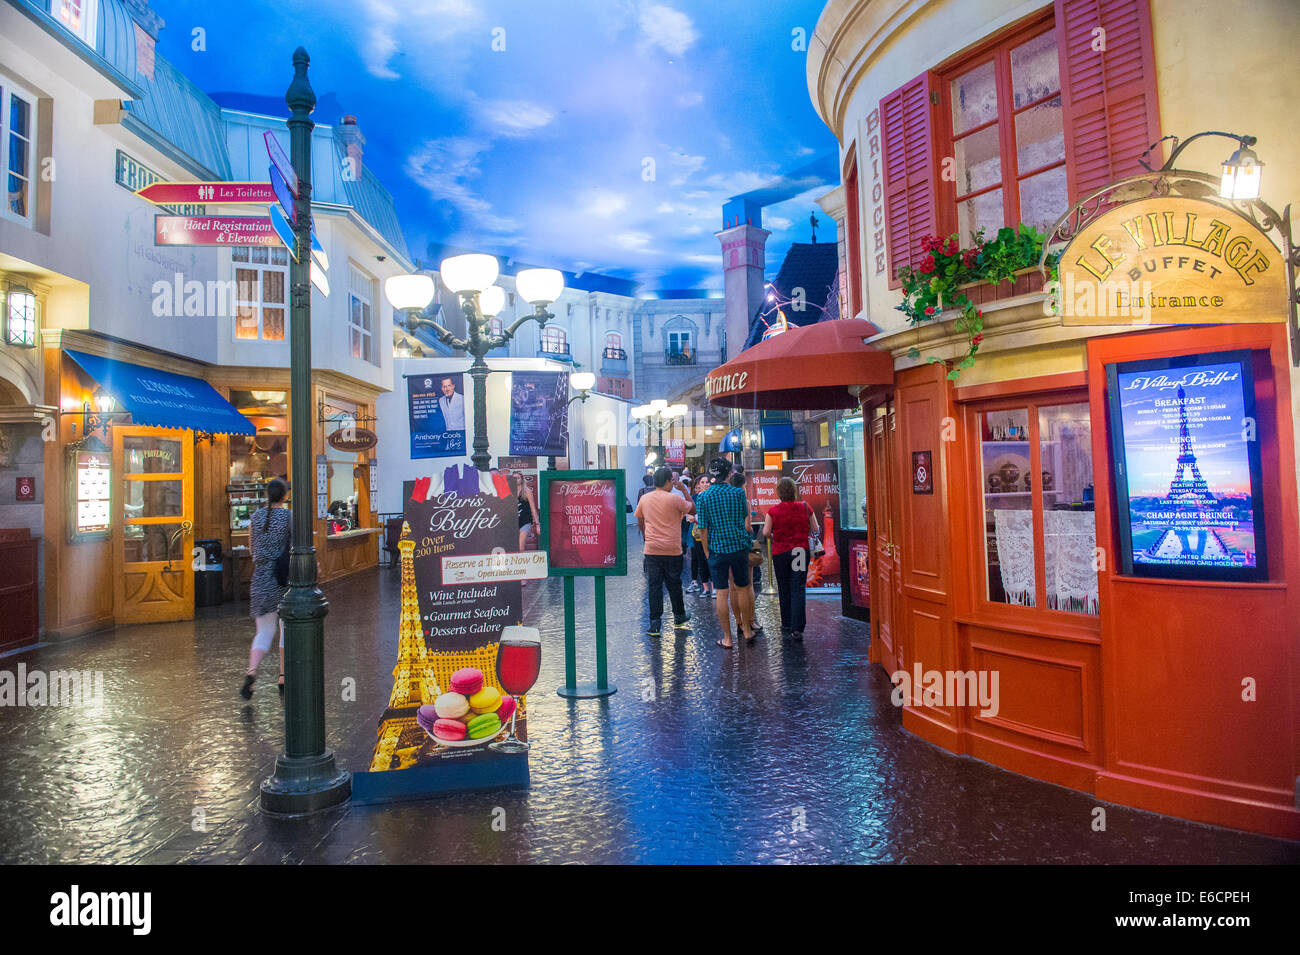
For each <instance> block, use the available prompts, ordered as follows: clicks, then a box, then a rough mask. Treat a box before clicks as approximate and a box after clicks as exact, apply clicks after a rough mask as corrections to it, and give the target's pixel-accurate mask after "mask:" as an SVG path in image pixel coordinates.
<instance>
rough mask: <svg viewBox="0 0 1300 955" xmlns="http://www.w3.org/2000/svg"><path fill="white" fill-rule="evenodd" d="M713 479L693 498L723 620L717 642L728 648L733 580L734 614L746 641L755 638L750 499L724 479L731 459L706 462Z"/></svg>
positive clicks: (719, 614) (750, 641)
mask: <svg viewBox="0 0 1300 955" xmlns="http://www.w3.org/2000/svg"><path fill="white" fill-rule="evenodd" d="M709 473H710V474H711V475H712V476H713V483H712V484H710V485H709V486H708V487H707V488H705V490H704V493H703V494H701V495H700V496H699V497H698V498H696V499H695V511H696V515H697V517H698V519H699V527H700V543H701V544H703V545H704V555H705V556H706V557H707V558H708V560H709V576H711V577H712V578H713V589H714V592H715V594H716V596H715V598H714V599H715V601H716V602H715V604H714V606H715V608H716V610H717V612H718V622H719V623H721V624H722V634H723V636H722V639H721V640H719V641H717V643H718V646H720V647H723V648H724V649H727V650H730V649H731V647H732V643H731V612H730V604H729V597H730V595H729V594H728V593H727V588H728V586H729V585H730V583H731V582H733V581H734V584H735V590H736V616H737V618H738V622H739V624H740V626H741V628H742V629H743V630H744V636H745V642H746V643H752V642H753V640H754V592H753V591H752V590H750V588H749V549H750V545H751V543H752V538H751V537H750V536H749V500H748V498H746V497H745V491H744V489H743V488H739V487H733V486H732V485H730V484H728V483H727V475H728V474H730V473H731V462H730V461H728V460H727V459H726V458H714V459H713V463H712V464H711V465H709Z"/></svg>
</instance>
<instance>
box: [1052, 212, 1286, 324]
mask: <svg viewBox="0 0 1300 955" xmlns="http://www.w3.org/2000/svg"><path fill="white" fill-rule="evenodd" d="M1285 265H1286V263H1285V262H1284V261H1283V257H1282V255H1281V253H1279V252H1278V251H1277V249H1276V247H1274V245H1273V243H1272V242H1271V241H1270V240H1269V238H1268V237H1267V236H1266V235H1265V234H1264V233H1263V232H1261V231H1260V230H1259V229H1258V228H1257V227H1256V226H1255V225H1254V224H1253V223H1251V222H1250V221H1249V220H1248V219H1246V218H1245V217H1244V216H1242V215H1239V214H1238V213H1236V212H1234V211H1233V210H1231V209H1229V208H1227V207H1226V206H1221V205H1218V204H1217V203H1213V202H1206V201H1204V200H1201V199H1188V198H1184V197H1160V198H1154V199H1142V200H1139V201H1137V202H1130V203H1126V204H1124V205H1121V206H1117V207H1116V208H1114V209H1111V210H1109V211H1107V212H1105V213H1103V214H1102V215H1100V216H1098V217H1097V218H1096V219H1094V220H1093V221H1092V222H1090V223H1088V225H1086V226H1085V227H1084V228H1083V229H1081V230H1080V231H1079V233H1078V235H1076V236H1075V237H1074V238H1073V239H1071V240H1070V243H1069V245H1067V246H1066V247H1065V249H1064V251H1063V252H1062V254H1061V261H1060V265H1059V275H1060V285H1059V287H1058V288H1057V289H1056V290H1055V295H1054V297H1055V298H1056V300H1057V302H1058V303H1059V310H1060V315H1061V323H1062V324H1063V325H1147V324H1151V325H1199V324H1219V323H1224V324H1230V323H1241V322H1285V321H1286V320H1287V293H1286V277H1285V274H1284V273H1285V271H1286V269H1285Z"/></svg>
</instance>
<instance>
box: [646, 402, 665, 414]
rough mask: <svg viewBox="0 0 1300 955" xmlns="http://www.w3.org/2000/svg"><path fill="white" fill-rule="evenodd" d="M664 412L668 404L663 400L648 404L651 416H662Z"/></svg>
mask: <svg viewBox="0 0 1300 955" xmlns="http://www.w3.org/2000/svg"><path fill="white" fill-rule="evenodd" d="M666 410H668V402H667V401H666V400H664V399H663V398H656V399H655V400H654V401H652V402H650V413H651V414H658V415H661V414H663V413H664V412H665V411H666Z"/></svg>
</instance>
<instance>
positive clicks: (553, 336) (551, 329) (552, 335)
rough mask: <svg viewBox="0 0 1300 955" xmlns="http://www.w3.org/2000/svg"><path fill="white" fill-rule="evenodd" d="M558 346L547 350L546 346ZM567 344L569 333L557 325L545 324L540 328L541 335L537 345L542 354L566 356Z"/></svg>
mask: <svg viewBox="0 0 1300 955" xmlns="http://www.w3.org/2000/svg"><path fill="white" fill-rule="evenodd" d="M548 343H549V344H551V345H555V346H558V348H547V347H546V346H547V344H548ZM568 344H569V331H568V329H566V328H562V327H560V326H559V325H551V324H547V325H546V326H544V327H543V328H542V335H541V340H540V342H539V345H540V347H541V350H542V352H543V353H545V354H548V355H567V354H568V353H569V352H568Z"/></svg>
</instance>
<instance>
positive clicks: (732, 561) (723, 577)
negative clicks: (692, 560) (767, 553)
mask: <svg viewBox="0 0 1300 955" xmlns="http://www.w3.org/2000/svg"><path fill="white" fill-rule="evenodd" d="M728 571H730V572H731V573H730V575H728V573H727V572H728ZM709 576H710V577H711V578H712V579H713V588H714V589H715V590H726V589H727V587H729V586H730V583H729V582H728V576H730V578H731V579H732V580H734V581H735V582H736V586H737V587H748V586H749V551H747V550H738V551H735V552H734V553H731V554H710V555H709Z"/></svg>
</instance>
